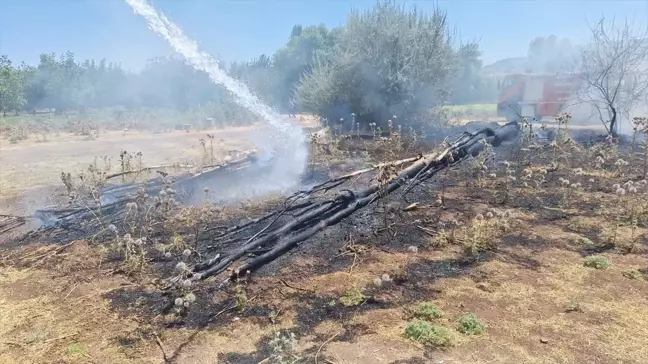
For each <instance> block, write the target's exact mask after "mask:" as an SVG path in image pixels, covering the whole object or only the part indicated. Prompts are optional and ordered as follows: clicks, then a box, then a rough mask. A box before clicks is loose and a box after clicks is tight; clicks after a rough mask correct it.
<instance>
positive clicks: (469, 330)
mask: <svg viewBox="0 0 648 364" xmlns="http://www.w3.org/2000/svg"><path fill="white" fill-rule="evenodd" d="M458 330H459V332H460V333H462V334H466V335H481V334H483V333H484V331H486V324H485V323H484V321H482V320H481V319H480V318H479V317H477V315H475V314H473V313H470V314H467V315H464V316H461V317H460V318H459V328H458Z"/></svg>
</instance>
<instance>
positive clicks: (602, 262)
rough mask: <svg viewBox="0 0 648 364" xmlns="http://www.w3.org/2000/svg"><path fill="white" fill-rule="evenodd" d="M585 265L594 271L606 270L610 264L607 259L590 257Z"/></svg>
mask: <svg viewBox="0 0 648 364" xmlns="http://www.w3.org/2000/svg"><path fill="white" fill-rule="evenodd" d="M583 265H585V266H586V267H589V268H594V269H606V268H607V267H608V266H609V265H610V262H609V261H608V260H607V259H606V258H605V257H588V258H587V259H585V263H583Z"/></svg>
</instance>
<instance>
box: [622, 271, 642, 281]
mask: <svg viewBox="0 0 648 364" xmlns="http://www.w3.org/2000/svg"><path fill="white" fill-rule="evenodd" d="M622 274H623V276H624V277H626V278H630V279H636V280H645V279H646V278H648V277H646V275H645V274H644V273H642V272H641V271H640V270H639V269H629V270H627V271H625V272H623V273H622Z"/></svg>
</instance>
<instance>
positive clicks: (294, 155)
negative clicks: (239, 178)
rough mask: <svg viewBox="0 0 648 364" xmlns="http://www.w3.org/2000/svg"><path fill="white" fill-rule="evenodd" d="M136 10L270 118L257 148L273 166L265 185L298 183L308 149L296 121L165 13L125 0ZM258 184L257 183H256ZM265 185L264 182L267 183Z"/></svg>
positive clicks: (197, 63)
mask: <svg viewBox="0 0 648 364" xmlns="http://www.w3.org/2000/svg"><path fill="white" fill-rule="evenodd" d="M126 3H127V4H128V5H130V7H131V8H132V9H133V11H134V12H135V13H136V14H139V15H141V16H143V17H144V18H145V19H146V21H147V22H148V26H149V28H150V29H151V30H153V31H154V32H155V33H157V34H159V35H160V36H162V37H163V38H164V39H166V41H167V42H168V43H169V45H171V47H172V48H173V49H174V50H175V51H176V52H177V53H179V54H181V55H182V56H183V57H184V58H185V59H186V61H187V63H189V64H190V65H191V66H192V67H194V68H195V69H197V70H201V71H204V72H206V73H207V74H209V77H210V78H211V80H212V81H213V82H215V83H218V84H221V85H223V86H224V87H225V88H227V89H228V90H229V91H230V92H231V93H232V94H233V95H234V97H235V100H236V102H237V103H238V104H240V105H241V106H243V107H245V108H247V109H249V110H250V111H252V112H254V113H255V114H256V115H258V116H259V117H260V118H262V119H264V120H267V121H268V122H269V123H270V125H271V126H272V129H273V130H272V132H270V133H268V134H266V135H265V138H264V139H263V140H259V141H258V142H259V145H258V148H257V149H258V151H259V155H260V158H261V159H262V160H264V161H266V162H268V163H269V164H270V165H271V167H272V168H269V169H267V170H265V172H264V173H266V175H265V176H263V177H264V180H265V183H266V184H267V185H268V186H267V187H266V188H264V189H271V188H272V187H271V185H273V186H274V188H275V189H284V188H286V187H288V186H289V185H292V186H294V185H296V184H297V183H299V179H300V176H301V174H302V172H303V171H304V170H305V169H306V164H307V159H308V150H307V148H306V144H305V141H306V139H305V136H304V133H303V131H302V129H301V128H300V127H299V126H297V125H292V124H289V123H287V122H285V121H283V120H282V119H281V118H280V117H279V115H278V114H277V113H276V112H275V111H274V110H272V109H271V108H270V107H269V106H267V105H265V104H264V103H263V102H261V101H260V100H259V98H257V97H256V96H255V95H254V94H252V92H250V90H249V89H248V88H247V86H246V85H245V84H243V83H241V82H240V81H238V80H236V79H234V78H232V77H230V76H228V75H227V74H226V73H225V72H224V71H223V70H222V69H221V68H220V67H219V64H218V61H217V60H216V59H214V58H213V57H211V56H210V55H209V54H207V53H205V52H202V51H200V50H199V49H198V45H197V44H196V42H195V41H193V40H191V39H189V38H188V37H187V36H186V35H184V33H183V31H182V29H180V28H179V27H178V26H177V25H175V24H173V23H172V22H171V21H170V20H169V19H168V18H167V17H166V16H165V15H164V14H162V13H161V12H159V11H158V10H156V9H155V8H154V7H153V6H152V5H150V4H149V3H148V2H147V1H146V0H126ZM257 187H258V186H257ZM264 187H265V186H264Z"/></svg>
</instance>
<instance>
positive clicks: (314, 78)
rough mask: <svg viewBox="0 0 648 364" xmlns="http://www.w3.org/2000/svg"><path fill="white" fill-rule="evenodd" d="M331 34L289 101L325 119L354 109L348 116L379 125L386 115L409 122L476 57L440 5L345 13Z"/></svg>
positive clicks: (442, 96)
mask: <svg viewBox="0 0 648 364" xmlns="http://www.w3.org/2000/svg"><path fill="white" fill-rule="evenodd" d="M335 40H336V42H335V46H334V47H333V48H332V49H331V51H330V52H328V53H326V54H322V55H319V56H317V57H315V60H314V65H313V68H312V69H311V70H310V72H307V73H305V74H304V75H303V77H302V78H301V80H300V82H299V83H298V85H297V88H296V92H295V99H296V101H297V103H298V104H299V105H301V106H302V107H303V108H304V110H305V111H308V112H314V113H316V114H318V115H321V116H324V117H327V118H328V119H329V120H331V121H337V120H340V118H349V117H350V115H347V114H345V113H348V114H350V113H351V112H354V113H355V117H354V120H355V122H358V123H360V124H365V125H368V123H372V122H373V123H377V124H378V126H379V127H380V128H382V130H387V126H388V120H392V119H393V116H394V115H396V116H397V117H398V120H393V122H394V124H396V125H402V126H404V127H406V126H412V121H414V120H417V119H420V118H422V117H423V116H424V115H425V113H426V112H428V111H429V109H430V108H433V107H435V106H439V105H442V104H443V103H445V102H446V101H447V100H448V98H449V96H450V93H449V92H448V91H447V90H450V89H451V88H452V83H453V81H454V80H455V78H456V75H457V74H458V73H460V71H461V69H462V68H469V67H470V65H472V64H473V63H476V62H479V55H480V52H479V47H478V46H477V44H475V43H468V44H459V42H458V41H457V39H455V37H454V36H453V32H452V29H451V27H450V25H449V23H448V21H447V14H446V12H445V11H443V10H441V9H438V8H437V9H435V10H433V11H432V12H430V13H424V12H421V11H418V10H416V9H411V10H410V9H407V8H405V6H403V5H400V4H397V3H395V2H393V1H380V2H377V3H376V4H375V6H373V7H372V8H370V9H367V10H365V11H352V12H351V14H350V15H349V16H348V18H347V21H346V23H345V25H344V26H343V27H341V30H340V31H339V33H338V34H337V36H336V39H335ZM477 68H479V67H477Z"/></svg>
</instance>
